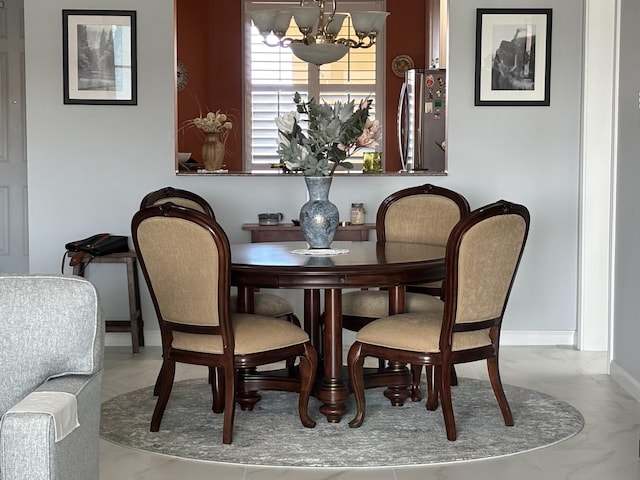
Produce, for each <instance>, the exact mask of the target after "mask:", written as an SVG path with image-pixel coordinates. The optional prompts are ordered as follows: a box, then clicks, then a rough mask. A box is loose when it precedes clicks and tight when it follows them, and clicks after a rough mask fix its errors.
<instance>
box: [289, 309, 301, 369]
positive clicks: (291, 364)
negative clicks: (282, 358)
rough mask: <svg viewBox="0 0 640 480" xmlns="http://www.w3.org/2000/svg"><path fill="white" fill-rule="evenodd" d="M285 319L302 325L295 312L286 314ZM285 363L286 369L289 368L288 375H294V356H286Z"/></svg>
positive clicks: (298, 325)
mask: <svg viewBox="0 0 640 480" xmlns="http://www.w3.org/2000/svg"><path fill="white" fill-rule="evenodd" d="M287 320H289V322H291V323H293V324H294V325H295V326H296V327H300V328H302V325H301V324H300V319H299V318H298V317H297V315H296V314H295V313H290V314H289V315H287ZM285 363H286V367H287V369H288V370H289V375H291V376H293V375H295V372H296V371H295V366H296V358H295V357H293V358H287V360H286V362H285Z"/></svg>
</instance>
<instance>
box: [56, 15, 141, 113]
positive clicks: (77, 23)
mask: <svg viewBox="0 0 640 480" xmlns="http://www.w3.org/2000/svg"><path fill="white" fill-rule="evenodd" d="M62 35H63V37H62V46H63V50H62V51H63V55H62V61H63V74H64V103H67V104H83V105H136V104H137V102H138V96H137V71H136V12H135V11H131V10H62Z"/></svg>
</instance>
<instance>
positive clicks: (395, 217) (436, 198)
mask: <svg viewBox="0 0 640 480" xmlns="http://www.w3.org/2000/svg"><path fill="white" fill-rule="evenodd" d="M459 220H460V208H459V207H458V205H457V204H456V203H455V202H454V201H453V200H451V199H449V198H447V197H442V196H440V195H429V194H420V195H411V196H408V197H404V198H400V199H398V200H396V201H395V202H393V203H392V204H391V205H390V206H389V208H388V210H387V212H386V215H385V220H384V228H385V236H386V240H387V241H388V242H412V243H430V244H433V245H442V246H444V245H446V244H447V240H448V238H449V233H450V232H451V230H452V229H453V227H454V226H455V224H456V223H458V221H459Z"/></svg>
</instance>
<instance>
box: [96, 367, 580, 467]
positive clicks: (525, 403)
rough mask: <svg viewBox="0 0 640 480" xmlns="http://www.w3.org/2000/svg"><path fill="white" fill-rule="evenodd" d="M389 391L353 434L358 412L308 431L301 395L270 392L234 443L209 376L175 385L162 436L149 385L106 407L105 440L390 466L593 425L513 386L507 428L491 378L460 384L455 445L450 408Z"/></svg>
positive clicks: (235, 458) (517, 446) (314, 411)
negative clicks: (226, 437)
mask: <svg viewBox="0 0 640 480" xmlns="http://www.w3.org/2000/svg"><path fill="white" fill-rule="evenodd" d="M382 391H383V390H382V389H371V390H367V392H366V399H367V411H366V417H365V421H364V424H363V425H362V427H360V428H356V429H352V428H349V425H348V421H349V420H351V418H352V416H353V412H354V411H355V406H354V403H353V400H350V401H349V403H348V404H347V408H348V413H347V414H346V415H345V417H344V418H343V420H342V421H341V422H340V423H337V424H330V423H328V422H327V421H326V419H325V417H324V416H323V415H322V414H320V413H319V411H318V408H319V406H320V403H319V401H318V400H316V399H314V398H312V399H311V402H310V405H309V408H310V412H311V416H312V418H314V419H315V420H316V421H317V425H316V427H315V428H313V429H308V428H304V427H303V426H302V424H301V423H300V419H299V417H298V413H297V394H295V393H285V392H261V394H262V400H261V401H260V402H258V404H257V405H256V407H255V408H254V410H253V411H251V412H243V411H241V410H240V409H239V408H238V407H237V408H236V415H235V424H234V435H233V443H232V444H231V445H223V444H222V415H217V414H214V413H213V412H212V410H211V388H210V386H209V385H208V384H207V381H206V379H195V380H185V381H181V382H176V384H175V385H174V387H173V391H172V393H171V397H170V399H169V403H168V405H167V409H166V411H165V414H164V418H163V419H162V424H161V426H160V431H159V432H150V431H149V423H150V421H151V413H152V412H153V408H154V406H155V401H156V397H154V396H153V387H147V388H143V389H140V390H136V391H133V392H129V393H125V394H123V395H119V396H117V397H114V398H112V399H110V400H108V401H106V402H105V403H103V405H102V425H101V436H102V438H104V439H105V440H108V441H110V442H113V443H116V444H119V445H123V446H126V447H131V448H135V449H139V450H145V451H149V452H154V453H159V454H164V455H171V456H175V457H182V458H190V459H197V460H204V461H212V462H220V463H231V464H242V465H254V466H281V467H286V466H289V467H349V468H354V467H382V466H408V465H428V464H442V463H450V462H460V461H469V460H478V459H482V458H490V457H500V456H505V455H512V454H516V453H522V452H526V451H530V450H534V449H538V448H542V447H546V446H549V445H553V444H555V443H558V442H561V441H563V440H566V439H568V438H570V437H572V436H573V435H575V434H576V433H578V432H579V431H580V430H581V429H582V427H583V425H584V419H583V417H582V415H581V414H580V412H578V411H577V410H576V409H575V408H573V407H572V406H570V405H568V404H567V403H565V402H562V401H560V400H558V399H556V398H554V397H552V396H549V395H546V394H543V393H540V392H537V391H534V390H529V389H525V388H520V387H514V386H510V385H505V392H506V395H507V398H508V400H509V403H510V405H511V410H512V412H513V417H514V421H515V425H514V426H513V427H506V426H505V425H504V422H503V420H502V415H501V414H500V409H499V408H498V404H497V402H496V399H495V397H494V395H493V391H492V390H491V386H490V384H489V382H487V381H480V380H474V379H469V378H460V380H459V385H458V386H457V387H453V404H454V412H455V416H456V426H457V431H458V439H457V440H456V441H455V442H450V441H448V440H447V437H446V433H445V428H444V420H443V418H442V410H441V409H440V408H438V410H436V411H434V412H429V411H427V410H426V408H425V405H424V401H423V402H416V403H413V402H411V401H410V400H409V401H407V402H406V403H405V405H404V406H402V407H392V406H391V405H390V403H389V401H388V400H387V399H386V398H385V397H384V396H383V394H382Z"/></svg>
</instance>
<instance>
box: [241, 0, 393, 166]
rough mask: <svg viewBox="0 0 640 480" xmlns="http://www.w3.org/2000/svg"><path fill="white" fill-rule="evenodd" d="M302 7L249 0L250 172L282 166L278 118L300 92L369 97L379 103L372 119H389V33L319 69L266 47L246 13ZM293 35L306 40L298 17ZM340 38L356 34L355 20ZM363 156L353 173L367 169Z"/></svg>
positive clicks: (365, 1) (378, 6) (353, 4)
mask: <svg viewBox="0 0 640 480" xmlns="http://www.w3.org/2000/svg"><path fill="white" fill-rule="evenodd" d="M299 4H300V2H299V1H297V0H296V1H286V0H281V1H275V2H274V1H261V0H246V1H245V25H246V28H247V32H246V36H245V39H246V40H245V59H247V64H246V66H245V106H244V119H245V125H244V127H245V131H246V132H247V133H249V135H246V137H245V145H244V151H245V158H246V165H245V169H246V170H248V171H252V172H253V173H273V169H272V168H271V165H272V164H277V163H279V161H280V159H279V157H278V154H277V153H276V149H277V135H278V130H277V128H276V125H275V121H274V119H275V118H276V117H277V116H278V115H280V114H281V113H285V112H289V111H292V110H293V108H294V105H293V95H294V93H295V92H299V93H300V94H301V95H302V96H303V98H308V97H314V98H316V99H318V100H320V101H327V102H329V103H333V102H335V101H336V100H340V101H343V102H345V101H350V100H356V102H359V101H360V100H361V99H363V98H367V97H369V98H372V99H373V108H372V109H371V115H372V116H375V117H376V118H378V119H380V120H381V121H382V119H383V118H384V116H383V109H384V81H383V79H382V76H383V73H382V72H383V68H382V66H383V65H384V62H383V50H384V49H383V48H382V46H383V45H384V35H383V33H381V34H380V35H379V36H378V39H377V44H376V45H374V46H373V47H371V48H357V49H353V48H352V49H349V52H348V53H347V55H346V56H345V57H344V58H342V59H341V60H339V61H338V62H335V63H331V64H326V65H322V67H321V68H320V69H318V68H317V67H316V66H315V65H310V64H307V63H305V62H303V61H302V60H299V59H298V58H297V57H295V56H294V55H293V53H291V50H290V49H289V48H281V47H270V46H268V45H265V44H264V43H263V38H262V36H261V35H260V33H259V32H258V30H257V29H256V28H255V27H254V26H253V25H252V23H251V21H250V20H249V19H248V17H247V15H246V12H247V11H250V10H261V9H262V10H264V9H267V8H274V9H282V8H286V7H287V6H289V7H290V6H294V5H299ZM327 5H330V2H327ZM338 9H339V10H340V11H341V12H348V11H351V10H384V1H382V0H360V1H358V0H351V1H345V0H341V1H340V2H339V3H338ZM288 33H289V35H290V36H291V37H292V38H300V34H299V32H298V28H297V27H296V25H295V22H294V21H293V19H292V20H291V27H290V29H289V31H288ZM338 36H339V37H340V38H345V37H349V36H355V34H354V30H353V27H352V26H351V22H350V18H349V17H347V18H346V19H345V21H344V24H343V26H342V30H341V32H340V34H339V35H338ZM381 147H382V146H379V147H378V148H381ZM362 153H363V152H362V151H359V152H358V153H356V155H354V156H353V157H351V161H352V163H354V170H353V171H356V172H357V171H359V172H361V171H362ZM338 171H340V170H338Z"/></svg>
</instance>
